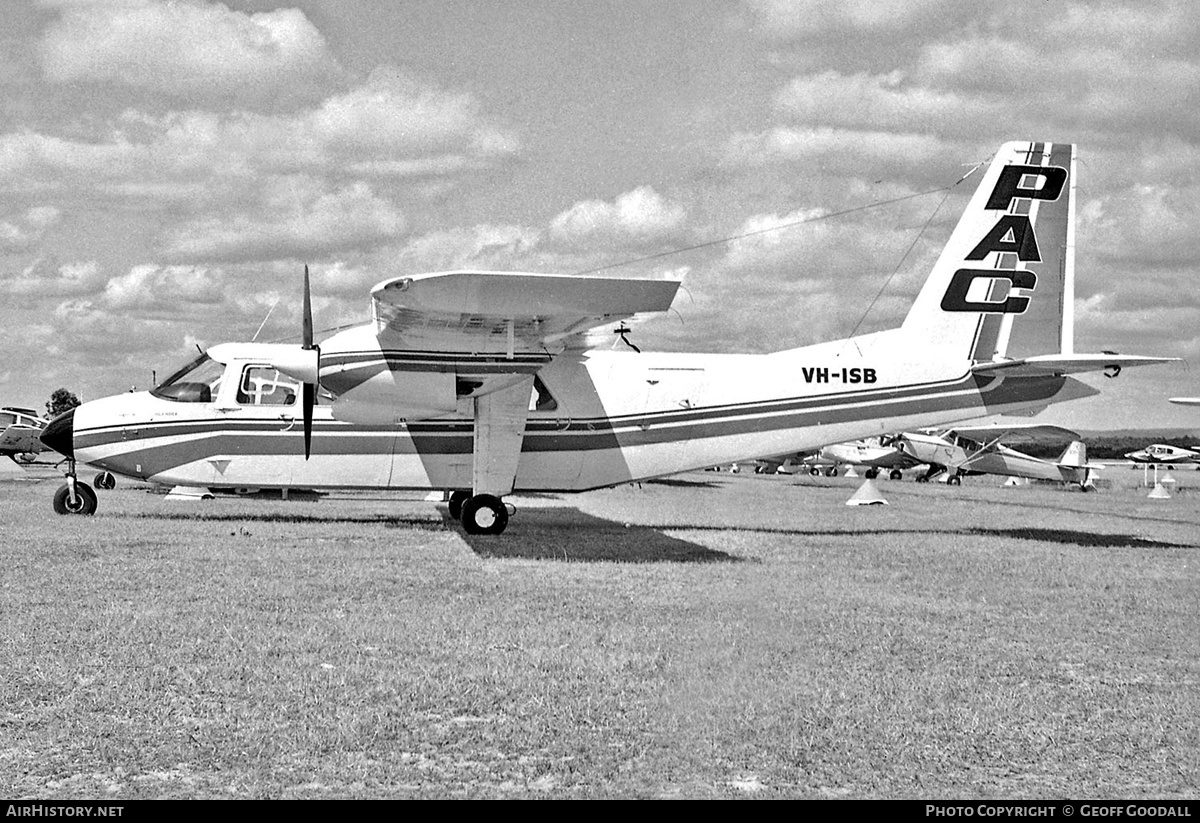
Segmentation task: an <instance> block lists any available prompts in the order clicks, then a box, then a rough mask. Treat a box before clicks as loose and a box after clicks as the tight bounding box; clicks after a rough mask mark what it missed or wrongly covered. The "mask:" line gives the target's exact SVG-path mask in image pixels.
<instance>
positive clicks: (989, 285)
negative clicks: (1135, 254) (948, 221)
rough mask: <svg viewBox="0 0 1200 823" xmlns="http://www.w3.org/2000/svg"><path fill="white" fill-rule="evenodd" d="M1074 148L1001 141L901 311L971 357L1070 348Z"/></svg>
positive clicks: (936, 340)
mask: <svg viewBox="0 0 1200 823" xmlns="http://www.w3.org/2000/svg"><path fill="white" fill-rule="evenodd" d="M1074 169H1075V147H1074V146H1072V145H1071V144H1069V143H1037V142H1013V143H1006V144H1005V145H1004V146H1002V147H1001V148H1000V151H999V152H997V154H996V156H995V157H994V158H993V160H992V162H991V164H990V165H989V166H988V168H987V171H986V172H984V176H983V179H982V180H981V181H980V182H979V187H978V188H977V189H976V190H975V193H974V194H973V195H972V197H971V200H970V202H969V203H968V204H967V207H966V209H965V211H964V212H963V215H962V217H961V219H960V220H959V221H958V224H957V225H956V226H955V228H954V231H953V232H952V233H951V235H950V239H949V241H948V242H947V243H946V246H945V247H944V248H943V249H942V253H941V255H940V256H939V257H938V260H937V263H936V264H935V265H934V268H933V270H932V271H931V272H930V276H929V278H928V279H927V280H926V281H925V285H924V286H923V287H922V289H921V292H920V293H919V294H918V295H917V299H916V301H915V302H914V303H913V306H912V309H911V310H910V311H909V313H908V316H907V317H906V318H905V320H904V329H905V331H906V332H907V333H910V334H912V335H914V336H915V337H917V338H918V339H920V340H921V341H922V342H923V344H925V345H929V346H931V347H933V348H935V349H937V350H938V351H940V352H962V353H963V354H965V355H966V357H967V359H969V360H972V361H990V360H995V359H1000V358H1006V359H1013V358H1018V357H1026V356H1031V355H1041V354H1047V353H1060V352H1070V351H1072V348H1073V342H1072V337H1073V333H1074V331H1073V327H1074V317H1073V303H1074V280H1075V275H1074V221H1075V217H1074V207H1073V206H1072V201H1073V199H1074V180H1073V177H1074V173H1075V172H1074Z"/></svg>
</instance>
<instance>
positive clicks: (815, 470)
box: [808, 466, 821, 477]
mask: <svg viewBox="0 0 1200 823" xmlns="http://www.w3.org/2000/svg"><path fill="white" fill-rule="evenodd" d="M808 473H809V474H810V475H812V476H813V477H819V476H820V475H821V470H820V469H818V468H817V467H816V466H813V467H812V468H811V469H809V470H808Z"/></svg>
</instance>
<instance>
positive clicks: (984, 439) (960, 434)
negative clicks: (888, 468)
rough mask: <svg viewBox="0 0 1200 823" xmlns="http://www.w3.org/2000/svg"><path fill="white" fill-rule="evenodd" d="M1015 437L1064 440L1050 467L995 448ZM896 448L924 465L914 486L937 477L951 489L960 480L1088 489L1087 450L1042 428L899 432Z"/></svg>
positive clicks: (1066, 434)
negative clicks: (979, 477) (1001, 479)
mask: <svg viewBox="0 0 1200 823" xmlns="http://www.w3.org/2000/svg"><path fill="white" fill-rule="evenodd" d="M1010 435H1016V436H1019V437H1021V439H1022V440H1062V441H1065V440H1070V441H1071V443H1070V445H1068V446H1067V448H1066V450H1065V451H1064V452H1063V453H1062V455H1061V456H1060V457H1059V458H1058V460H1056V461H1050V460H1042V459H1040V458H1037V457H1033V456H1031V455H1028V454H1025V453H1023V452H1019V451H1017V450H1016V449H1013V448H1009V447H1008V446H1005V445H1003V444H1002V443H1001V441H1002V440H1004V439H1005V438H1006V437H1009V436H1010ZM897 442H898V444H899V447H900V448H901V449H902V450H903V451H904V452H905V453H906V454H907V455H909V456H910V457H912V458H913V459H914V460H919V461H920V462H922V463H927V464H929V471H928V472H927V473H926V474H925V475H923V476H922V477H919V478H917V479H918V480H922V481H928V480H929V479H930V478H932V477H934V476H936V475H937V474H939V473H942V472H945V473H946V474H947V477H946V482H947V483H949V484H950V485H952V486H957V485H958V484H960V483H961V482H962V479H961V478H962V477H963V475H968V474H998V475H1001V476H1005V477H1028V478H1031V479H1038V480H1058V481H1062V482H1064V483H1074V484H1075V485H1077V486H1079V487H1080V488H1082V489H1087V488H1088V487H1089V482H1088V481H1089V480H1090V479H1091V470H1090V469H1089V467H1088V462H1087V447H1086V446H1085V445H1084V443H1083V441H1081V440H1080V439H1079V435H1078V434H1076V433H1075V432H1073V431H1071V430H1070V429H1064V428H1060V427H1058V426H1044V425H1036V424H1034V425H994V426H975V427H967V426H956V427H954V428H953V429H948V430H946V431H943V432H905V433H904V434H901V435H900V436H899V437H898V438H897Z"/></svg>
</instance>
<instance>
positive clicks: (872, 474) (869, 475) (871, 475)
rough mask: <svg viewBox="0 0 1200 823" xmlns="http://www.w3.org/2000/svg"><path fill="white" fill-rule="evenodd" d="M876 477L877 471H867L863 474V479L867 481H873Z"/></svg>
mask: <svg viewBox="0 0 1200 823" xmlns="http://www.w3.org/2000/svg"><path fill="white" fill-rule="evenodd" d="M878 476H879V469H867V470H866V471H865V472H863V477H865V478H867V479H868V480H874V479H875V478H876V477H878Z"/></svg>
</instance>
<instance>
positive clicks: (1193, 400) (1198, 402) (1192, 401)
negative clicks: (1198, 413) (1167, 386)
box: [1170, 397, 1200, 406]
mask: <svg viewBox="0 0 1200 823" xmlns="http://www.w3.org/2000/svg"><path fill="white" fill-rule="evenodd" d="M1170 401H1171V402H1172V403H1178V404H1179V405H1180V406H1200V397H1172V398H1170Z"/></svg>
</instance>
